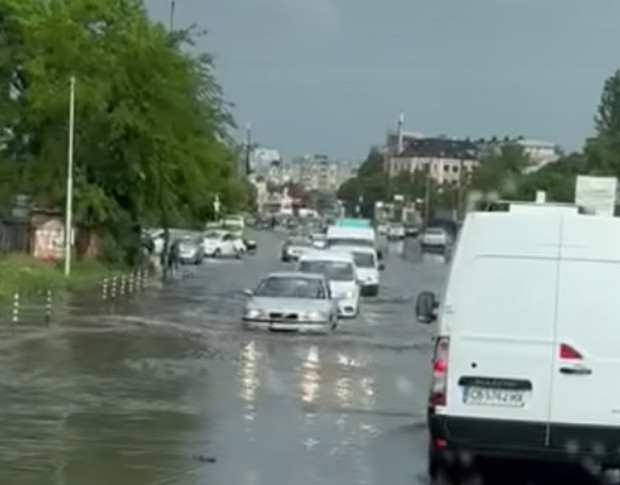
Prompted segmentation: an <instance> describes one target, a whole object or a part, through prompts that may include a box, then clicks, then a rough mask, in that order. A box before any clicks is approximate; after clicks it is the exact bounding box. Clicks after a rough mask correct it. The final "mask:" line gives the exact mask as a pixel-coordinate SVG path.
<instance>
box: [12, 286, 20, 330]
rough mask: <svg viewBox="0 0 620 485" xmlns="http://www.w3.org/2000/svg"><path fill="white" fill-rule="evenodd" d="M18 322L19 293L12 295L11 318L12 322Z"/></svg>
mask: <svg viewBox="0 0 620 485" xmlns="http://www.w3.org/2000/svg"><path fill="white" fill-rule="evenodd" d="M18 321H19V293H18V292H15V293H13V317H12V322H13V323H17V322H18Z"/></svg>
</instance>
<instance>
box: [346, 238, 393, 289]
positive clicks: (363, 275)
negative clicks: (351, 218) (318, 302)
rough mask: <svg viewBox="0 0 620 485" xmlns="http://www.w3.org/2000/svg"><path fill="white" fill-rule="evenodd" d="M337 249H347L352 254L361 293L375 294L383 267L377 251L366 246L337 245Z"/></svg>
mask: <svg viewBox="0 0 620 485" xmlns="http://www.w3.org/2000/svg"><path fill="white" fill-rule="evenodd" d="M338 250H340V251H348V252H349V253H351V255H352V256H353V262H354V264H355V273H356V276H357V282H358V284H359V285H360V293H361V295H362V296H377V295H378V294H379V285H380V283H381V277H380V271H383V270H384V269H385V266H384V265H383V263H381V262H380V261H379V258H378V255H377V251H376V250H375V249H373V248H369V247H366V246H338Z"/></svg>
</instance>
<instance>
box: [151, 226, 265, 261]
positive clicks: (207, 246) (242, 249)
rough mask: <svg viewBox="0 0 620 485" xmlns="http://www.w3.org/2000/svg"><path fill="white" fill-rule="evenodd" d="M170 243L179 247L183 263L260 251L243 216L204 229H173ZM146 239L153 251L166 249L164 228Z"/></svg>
mask: <svg viewBox="0 0 620 485" xmlns="http://www.w3.org/2000/svg"><path fill="white" fill-rule="evenodd" d="M169 235H170V244H171V246H172V245H177V246H178V254H179V259H180V263H181V264H188V265H189V264H193V265H199V264H202V262H203V261H204V260H205V259H206V258H226V257H228V258H231V257H232V258H237V259H241V258H242V257H243V256H244V255H245V254H247V253H254V252H256V251H257V249H258V248H257V244H256V241H254V240H252V239H249V238H248V237H246V236H245V224H244V222H243V218H241V217H240V216H231V217H229V218H227V219H225V220H224V221H221V222H218V223H209V224H207V225H206V229H205V231H189V230H179V229H170V230H169ZM144 237H145V238H149V239H150V240H151V241H152V243H153V253H154V254H155V255H160V254H161V253H162V251H163V250H164V240H165V231H164V230H163V229H155V230H150V231H146V233H145V235H144Z"/></svg>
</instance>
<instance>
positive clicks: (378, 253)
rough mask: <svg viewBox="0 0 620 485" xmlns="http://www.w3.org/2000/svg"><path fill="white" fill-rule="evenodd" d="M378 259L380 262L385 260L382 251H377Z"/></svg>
mask: <svg viewBox="0 0 620 485" xmlns="http://www.w3.org/2000/svg"><path fill="white" fill-rule="evenodd" d="M377 259H378V260H379V261H382V260H383V251H381V250H379V251H377Z"/></svg>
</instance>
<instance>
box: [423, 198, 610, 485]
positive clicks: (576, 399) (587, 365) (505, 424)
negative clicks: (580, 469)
mask: <svg viewBox="0 0 620 485" xmlns="http://www.w3.org/2000/svg"><path fill="white" fill-rule="evenodd" d="M619 282H620V219H618V218H615V217H603V216H592V215H582V214H579V213H578V210H577V208H576V207H557V208H556V209H553V208H548V207H545V206H540V207H539V208H535V207H533V204H530V207H528V208H527V210H524V208H523V206H514V207H511V208H509V210H508V212H488V213H470V214H469V215H468V216H467V218H466V220H465V223H464V225H463V228H462V231H461V234H460V237H459V241H458V244H457V248H456V252H455V254H454V258H453V260H452V264H451V269H450V274H449V279H448V282H447V286H446V288H445V292H444V295H443V297H442V301H441V303H439V302H438V301H437V300H436V299H435V296H434V295H433V294H432V293H429V292H425V293H422V294H420V295H419V296H418V301H417V304H416V314H417V318H418V320H419V321H420V322H422V323H430V322H432V321H434V320H436V319H438V320H439V325H438V326H439V329H438V335H437V337H436V340H435V351H434V356H433V360H432V366H433V374H432V386H431V393H430V399H429V407H428V409H429V414H428V423H429V428H430V438H431V443H430V448H429V449H430V454H429V471H430V473H431V474H432V475H437V474H445V473H446V470H448V469H449V468H448V467H447V462H446V461H445V459H444V458H445V457H446V456H452V457H454V456H462V455H461V454H460V452H461V451H463V452H467V453H470V455H468V456H473V457H476V456H489V457H493V456H498V457H507V458H513V457H514V458H535V459H542V460H546V461H568V460H579V459H582V458H583V457H585V456H589V457H590V458H593V459H594V460H596V461H598V463H599V464H600V465H602V466H604V467H608V466H609V467H618V466H619V465H620V453H619V450H620V386H618V385H617V382H618V379H619V378H620V296H619V294H620V292H619V289H618V287H619Z"/></svg>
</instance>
